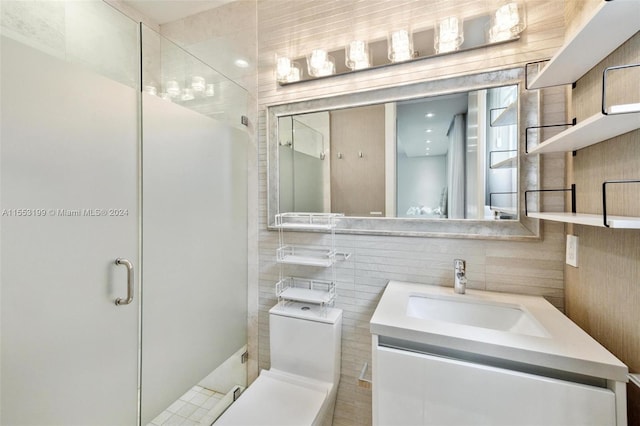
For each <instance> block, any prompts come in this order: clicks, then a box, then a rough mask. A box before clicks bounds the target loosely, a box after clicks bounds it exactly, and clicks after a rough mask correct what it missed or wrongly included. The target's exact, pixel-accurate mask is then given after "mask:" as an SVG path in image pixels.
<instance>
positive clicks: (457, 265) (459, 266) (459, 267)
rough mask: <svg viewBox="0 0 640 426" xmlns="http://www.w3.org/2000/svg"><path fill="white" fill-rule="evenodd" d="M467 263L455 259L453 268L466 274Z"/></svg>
mask: <svg viewBox="0 0 640 426" xmlns="http://www.w3.org/2000/svg"><path fill="white" fill-rule="evenodd" d="M466 266H467V263H466V262H465V261H464V260H463V259H454V260H453V268H454V269H455V270H456V271H461V272H464V271H465V269H466Z"/></svg>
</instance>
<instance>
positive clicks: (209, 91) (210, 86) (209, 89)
mask: <svg viewBox="0 0 640 426" xmlns="http://www.w3.org/2000/svg"><path fill="white" fill-rule="evenodd" d="M215 94H216V89H215V87H213V83H208V84H207V88H206V89H205V91H204V95H205V96H207V97H211V96H213V95H215Z"/></svg>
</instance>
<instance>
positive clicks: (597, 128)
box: [528, 104, 640, 154]
mask: <svg viewBox="0 0 640 426" xmlns="http://www.w3.org/2000/svg"><path fill="white" fill-rule="evenodd" d="M635 105H637V106H640V105H638V104H635ZM632 107H633V105H631V106H629V105H618V106H612V107H611V108H620V109H630V108H632ZM639 127H640V111H638V112H633V113H628V114H615V115H604V114H602V113H597V114H594V115H592V116H591V117H589V118H587V119H586V120H584V121H581V122H580V123H578V124H576V125H575V126H573V127H571V128H569V129H567V130H565V131H563V132H561V133H559V134H557V135H555V136H553V137H552V138H549V139H547V140H546V141H544V142H542V143H541V144H540V145H537V146H535V147H533V148H531V149H530V150H529V152H528V154H544V153H549V152H571V151H576V150H578V149H582V148H586V147H588V146H591V145H594V144H596V143H598V142H602V141H605V140H607V139H611V138H613V137H616V136H618V135H622V134H625V133H627V132H631V131H633V130H636V129H638V128H639Z"/></svg>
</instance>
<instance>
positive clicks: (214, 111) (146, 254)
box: [141, 26, 248, 424]
mask: <svg viewBox="0 0 640 426" xmlns="http://www.w3.org/2000/svg"><path fill="white" fill-rule="evenodd" d="M142 40H143V53H144V55H143V81H144V90H143V95H142V122H143V144H142V156H143V165H142V174H143V188H142V209H143V215H142V218H143V219H142V223H143V229H142V257H143V259H142V261H143V271H142V274H143V278H142V279H143V283H142V372H141V377H142V379H141V382H142V398H141V407H142V424H147V423H149V422H150V421H152V420H153V419H157V420H156V421H155V422H154V423H157V424H162V423H163V422H166V421H168V422H169V424H178V423H176V422H178V421H187V420H190V421H192V422H193V421H197V422H200V421H202V420H203V419H204V418H207V416H210V417H208V418H209V420H212V419H213V417H211V416H213V414H211V412H212V410H213V409H214V406H213V405H212V404H213V403H215V402H217V401H216V400H215V398H213V397H212V396H211V395H212V394H213V392H214V391H215V392H217V393H219V394H225V393H226V392H228V391H229V390H230V388H231V387H232V386H233V385H234V384H244V383H237V381H242V380H243V379H242V378H240V379H237V380H235V381H234V379H229V378H228V377H223V378H222V379H223V380H220V376H221V375H222V376H225V375H226V373H219V370H216V369H217V368H218V367H219V366H220V365H221V364H223V363H225V361H227V360H230V361H228V363H227V364H225V366H227V365H230V364H240V356H239V355H238V352H239V351H240V353H242V350H243V347H244V346H245V345H246V341H247V334H246V328H247V144H248V135H247V131H246V127H245V126H244V125H242V124H241V116H243V115H246V110H247V93H246V91H245V90H244V89H242V88H241V87H239V86H237V85H236V84H234V83H233V82H232V81H230V80H228V79H226V78H225V77H224V76H222V75H220V74H218V73H217V72H215V71H214V70H213V69H211V68H210V67H208V66H207V65H206V64H204V63H202V62H201V61H199V60H198V59H197V58H195V57H193V56H191V55H189V54H187V53H186V52H185V51H183V50H182V49H180V48H179V47H178V46H176V45H175V44H173V43H171V42H169V41H168V40H166V39H164V38H163V37H162V36H160V35H159V34H157V33H155V32H154V31H152V30H150V29H148V28H146V27H144V26H143V27H142ZM234 354H235V355H234ZM230 368H231V369H233V367H230ZM236 368H237V367H236ZM240 368H244V366H241V367H240ZM245 370H246V369H245ZM214 371H218V374H216V373H214ZM212 373H213V374H212ZM245 374H246V373H245ZM241 375H242V374H241ZM213 376H216V377H213ZM210 383H213V384H210ZM194 386H199V387H197V388H196V389H195V390H193V391H191V392H190V390H191V389H192V388H193V387H194ZM168 408H169V410H167V409H168ZM189 424H191V423H189Z"/></svg>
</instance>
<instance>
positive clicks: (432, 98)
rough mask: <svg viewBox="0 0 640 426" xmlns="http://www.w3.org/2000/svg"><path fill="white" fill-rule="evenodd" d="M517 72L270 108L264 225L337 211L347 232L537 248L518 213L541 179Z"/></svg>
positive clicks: (532, 230) (528, 98)
mask: <svg viewBox="0 0 640 426" xmlns="http://www.w3.org/2000/svg"><path fill="white" fill-rule="evenodd" d="M523 72H524V70H522V69H521V68H519V69H509V70H502V71H494V72H488V73H481V74H476V75H471V76H463V77H455V78H450V79H444V80H438V81H432V82H423V83H418V84H413V85H409V86H402V87H397V88H386V89H379V90H374V91H368V92H360V93H354V94H348V95H341V96H336V97H332V98H323V99H314V100H308V101H302V102H296V103H292V104H283V105H275V106H272V107H269V109H268V124H269V173H270V174H269V177H270V179H269V214H270V222H269V223H270V224H271V225H272V224H273V216H274V215H275V214H276V213H278V212H290V211H297V212H327V213H328V212H332V213H343V214H344V215H345V218H344V219H342V220H341V223H340V229H341V230H342V231H347V232H356V233H375V234H389V233H390V234H401V235H424V234H431V235H453V236H477V237H486V238H501V237H506V238H519V237H522V238H530V237H537V236H538V223H537V222H536V221H533V220H531V219H528V218H526V217H524V214H521V213H520V211H521V210H524V208H523V205H522V203H523V200H522V193H523V190H524V189H523V188H527V189H531V188H532V186H534V187H535V185H537V170H538V165H537V158H535V157H534V158H528V157H526V156H524V155H520V154H521V153H523V152H524V149H523V145H524V139H525V138H524V128H525V127H527V126H532V125H535V124H537V116H538V96H537V93H536V92H526V91H524V90H523V85H522V84H521V83H522V82H521V80H522V76H523ZM531 136H533V135H530V138H531ZM532 184H533V185H532Z"/></svg>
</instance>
